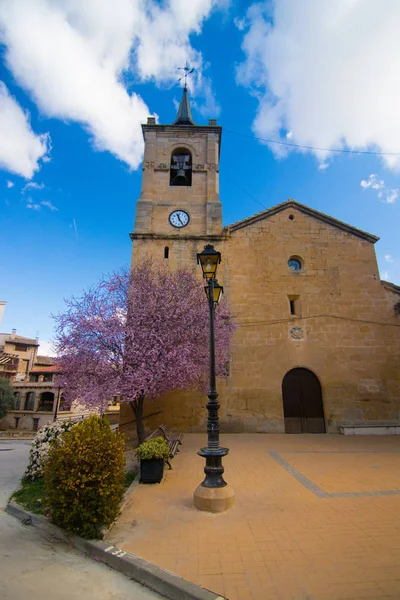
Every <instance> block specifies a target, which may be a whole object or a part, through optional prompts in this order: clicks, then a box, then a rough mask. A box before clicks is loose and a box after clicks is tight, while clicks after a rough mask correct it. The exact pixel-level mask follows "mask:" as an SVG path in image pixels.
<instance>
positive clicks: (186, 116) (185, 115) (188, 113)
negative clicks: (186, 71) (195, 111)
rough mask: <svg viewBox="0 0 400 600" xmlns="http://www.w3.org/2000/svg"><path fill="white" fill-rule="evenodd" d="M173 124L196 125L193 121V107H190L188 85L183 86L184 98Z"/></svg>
mask: <svg viewBox="0 0 400 600" xmlns="http://www.w3.org/2000/svg"><path fill="white" fill-rule="evenodd" d="M172 124H173V125H196V123H195V122H194V121H193V115H192V109H191V108H190V102H189V95H188V91H187V87H186V85H185V87H184V88H183V94H182V100H181V103H180V105H179V109H178V114H177V115H176V119H175V121H174V122H173V123H172Z"/></svg>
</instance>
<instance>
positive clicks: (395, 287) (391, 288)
mask: <svg viewBox="0 0 400 600" xmlns="http://www.w3.org/2000/svg"><path fill="white" fill-rule="evenodd" d="M381 284H382V285H383V287H385V288H386V289H387V290H389V292H394V293H395V294H400V286H399V285H396V284H395V283H391V282H390V281H381Z"/></svg>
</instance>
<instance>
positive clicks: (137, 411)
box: [130, 396, 144, 444]
mask: <svg viewBox="0 0 400 600" xmlns="http://www.w3.org/2000/svg"><path fill="white" fill-rule="evenodd" d="M143 404H144V396H139V397H138V398H137V399H136V400H133V401H131V402H130V405H131V407H132V410H133V412H134V415H135V419H136V433H137V436H138V442H139V444H141V443H142V442H144V424H143Z"/></svg>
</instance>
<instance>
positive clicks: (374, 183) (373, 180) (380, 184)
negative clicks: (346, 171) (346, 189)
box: [360, 173, 385, 190]
mask: <svg viewBox="0 0 400 600" xmlns="http://www.w3.org/2000/svg"><path fill="white" fill-rule="evenodd" d="M360 185H361V187H362V188H364V189H366V188H369V187H370V188H372V189H373V190H381V189H383V188H384V187H385V182H384V181H383V179H378V176H377V175H374V174H373V173H372V174H371V175H370V176H369V177H368V179H363V180H362V181H361V182H360Z"/></svg>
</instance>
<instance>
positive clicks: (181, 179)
mask: <svg viewBox="0 0 400 600" xmlns="http://www.w3.org/2000/svg"><path fill="white" fill-rule="evenodd" d="M173 184H174V185H189V181H188V178H187V177H186V175H185V170H184V169H178V172H177V174H176V176H175V177H174V180H173Z"/></svg>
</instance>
